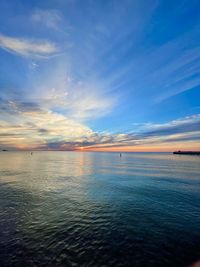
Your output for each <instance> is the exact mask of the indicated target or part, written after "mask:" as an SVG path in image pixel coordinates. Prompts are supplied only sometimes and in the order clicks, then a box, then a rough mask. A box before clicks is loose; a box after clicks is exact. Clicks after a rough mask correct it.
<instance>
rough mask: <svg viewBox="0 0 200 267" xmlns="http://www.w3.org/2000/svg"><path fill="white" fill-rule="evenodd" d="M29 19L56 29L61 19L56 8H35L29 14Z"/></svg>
mask: <svg viewBox="0 0 200 267" xmlns="http://www.w3.org/2000/svg"><path fill="white" fill-rule="evenodd" d="M31 19H32V20H33V21H34V22H37V23H40V24H41V23H42V24H43V25H46V26H47V27H49V28H51V29H56V30H58V29H59V24H60V23H61V21H62V15H61V13H60V12H59V11H58V10H54V9H45V10H44V9H36V10H35V11H34V12H33V14H32V15H31Z"/></svg>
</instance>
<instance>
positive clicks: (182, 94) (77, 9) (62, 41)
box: [0, 0, 200, 151]
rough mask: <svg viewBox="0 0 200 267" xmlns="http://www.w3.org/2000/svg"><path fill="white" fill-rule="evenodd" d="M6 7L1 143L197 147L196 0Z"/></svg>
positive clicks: (64, 0) (199, 50)
mask: <svg viewBox="0 0 200 267" xmlns="http://www.w3.org/2000/svg"><path fill="white" fill-rule="evenodd" d="M0 10H1V11H0V12H1V16H0V59H1V64H0V126H1V130H0V147H3V148H12V149H61V150H65V149H66V150H74V149H79V148H81V149H88V150H90V149H94V150H109V149H110V150H113V149H116V150H117V151H118V150H120V151H123V150H124V151H140V150H142V151H143V150H144V151H145V150H171V149H175V148H178V149H180V148H185V149H200V146H199V139H200V138H199V133H200V114H199V113H200V101H199V99H200V90H199V89H200V74H199V71H200V30H199V29H200V27H199V25H200V17H199V12H200V2H199V1H195V0H193V1H161V0H147V1H146V0H137V1H134V0H132V1H129V0H124V1H113V0H109V1H103V0H101V1H100V0H99V1H92V0H90V1H89V0H88V1H87V0H86V1H78V0H56V1H55V0H48V1H47V0H46V1H28V0H26V1H25V0H23V1H22V0H12V1H6V0H5V1H4V0H1V2H0ZM174 128H175V129H176V130H174ZM152 132H153V134H152Z"/></svg>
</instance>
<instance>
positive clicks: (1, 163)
mask: <svg viewBox="0 0 200 267" xmlns="http://www.w3.org/2000/svg"><path fill="white" fill-rule="evenodd" d="M199 259H200V157H198V156H183V155H182V156H179V155H171V154H137V153H135V154H133V153H130V154H123V156H122V158H120V157H119V154H115V153H78V152H35V153H34V154H33V155H32V156H31V155H30V153H26V152H1V153H0V266H156V267H157V266H158V267H162V266H178V267H182V266H190V264H191V263H193V262H194V261H197V260H199Z"/></svg>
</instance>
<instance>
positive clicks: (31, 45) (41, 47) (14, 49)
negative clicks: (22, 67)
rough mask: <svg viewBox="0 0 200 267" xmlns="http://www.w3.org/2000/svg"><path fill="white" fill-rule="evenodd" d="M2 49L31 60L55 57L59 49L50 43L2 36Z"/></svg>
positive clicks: (0, 43) (0, 39) (0, 37)
mask: <svg viewBox="0 0 200 267" xmlns="http://www.w3.org/2000/svg"><path fill="white" fill-rule="evenodd" d="M0 47H1V48H2V49H4V50H6V51H8V52H11V53H16V54H18V55H21V56H24V57H30V58H34V57H36V58H42V57H48V56H51V55H54V54H55V53H57V52H58V47H57V46H56V45H55V44H54V43H53V42H50V41H46V40H35V39H26V38H18V37H10V36H6V35H2V34H1V35H0Z"/></svg>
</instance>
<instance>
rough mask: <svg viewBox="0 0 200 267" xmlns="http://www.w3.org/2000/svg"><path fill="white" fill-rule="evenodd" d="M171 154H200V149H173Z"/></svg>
mask: <svg viewBox="0 0 200 267" xmlns="http://www.w3.org/2000/svg"><path fill="white" fill-rule="evenodd" d="M173 154H177V155H199V156H200V151H180V150H178V151H174V152H173Z"/></svg>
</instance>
